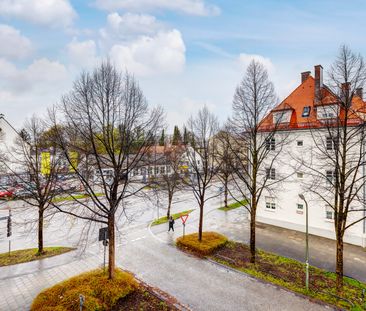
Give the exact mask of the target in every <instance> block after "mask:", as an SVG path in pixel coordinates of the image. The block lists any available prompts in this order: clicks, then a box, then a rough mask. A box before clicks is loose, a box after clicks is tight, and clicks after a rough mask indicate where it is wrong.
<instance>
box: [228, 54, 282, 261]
mask: <svg viewBox="0 0 366 311" xmlns="http://www.w3.org/2000/svg"><path fill="white" fill-rule="evenodd" d="M276 102H277V97H276V95H275V91H274V87H273V84H272V82H271V81H270V80H269V78H268V73H267V70H266V69H265V68H264V66H263V65H262V64H261V63H259V62H257V61H255V60H252V61H251V63H250V64H249V66H248V68H247V70H246V73H245V75H244V77H243V79H242V81H241V82H240V84H239V85H238V87H237V88H236V91H235V94H234V99H233V117H232V126H231V131H232V138H233V141H232V142H231V144H230V146H229V147H230V152H231V153H232V154H233V155H234V156H235V160H234V162H233V163H235V166H236V167H235V168H236V169H235V174H234V175H233V182H234V185H235V188H236V190H238V191H239V193H240V196H241V198H240V200H242V199H243V198H244V199H245V200H247V201H248V202H250V204H248V205H246V206H245V207H246V208H247V210H248V212H249V213H250V251H251V262H252V263H255V254H256V233H255V231H256V214H257V205H258V202H259V200H260V198H261V197H262V195H263V193H264V192H265V191H272V189H273V187H274V186H275V185H276V184H277V183H279V182H280V181H281V179H282V178H279V177H278V174H277V175H276V171H275V165H276V159H277V158H278V155H279V154H280V153H281V151H282V148H283V146H284V143H285V140H286V135H284V134H282V133H279V129H280V128H281V127H282V126H281V125H280V121H281V118H282V116H284V114H283V113H282V112H279V113H280V115H279V118H278V119H277V120H275V121H274V122H272V121H271V120H268V114H269V112H270V111H271V110H272V109H273V107H274V105H275V104H276ZM266 118H267V119H266Z"/></svg>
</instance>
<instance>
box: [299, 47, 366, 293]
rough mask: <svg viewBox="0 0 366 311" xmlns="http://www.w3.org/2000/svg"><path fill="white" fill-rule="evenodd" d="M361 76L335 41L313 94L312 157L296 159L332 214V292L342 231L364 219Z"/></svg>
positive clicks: (364, 75)
mask: <svg viewBox="0 0 366 311" xmlns="http://www.w3.org/2000/svg"><path fill="white" fill-rule="evenodd" d="M365 81H366V65H365V63H364V60H363V58H362V57H361V56H360V55H356V54H354V53H353V52H352V51H351V50H350V49H349V48H348V47H347V46H341V48H340V51H339V54H338V56H337V58H336V60H335V62H334V63H333V65H332V66H331V68H330V71H329V81H328V85H327V86H325V85H324V86H323V88H320V89H319V92H318V94H317V98H316V100H317V103H316V104H317V113H318V122H319V123H318V124H316V126H311V127H310V128H311V131H310V132H311V136H312V140H313V146H314V148H313V150H312V158H313V159H316V161H312V162H306V161H303V162H302V165H304V166H305V167H306V169H307V170H308V172H309V174H310V175H311V177H312V179H311V184H309V185H307V188H308V190H310V191H311V193H313V194H315V196H316V198H317V199H318V200H319V199H320V201H321V202H323V204H324V205H325V206H326V207H327V208H328V209H330V215H331V214H333V215H331V216H330V218H333V219H334V229H335V236H336V274H337V283H336V284H337V291H338V292H339V291H341V289H342V286H343V239H344V235H345V233H346V231H347V229H349V228H350V227H352V226H354V225H356V224H358V223H360V222H361V221H364V220H365V212H366V210H365V203H366V202H365V163H366V162H365V161H366V150H365V138H366V137H365V135H366V131H365V130H366V128H365V102H364V101H363V99H362V87H363V86H364V84H365Z"/></svg>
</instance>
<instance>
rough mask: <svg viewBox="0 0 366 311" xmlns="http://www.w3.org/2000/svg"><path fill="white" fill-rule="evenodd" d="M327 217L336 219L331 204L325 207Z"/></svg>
mask: <svg viewBox="0 0 366 311" xmlns="http://www.w3.org/2000/svg"><path fill="white" fill-rule="evenodd" d="M325 218H326V219H328V220H334V210H333V209H332V208H331V207H330V206H326V207H325Z"/></svg>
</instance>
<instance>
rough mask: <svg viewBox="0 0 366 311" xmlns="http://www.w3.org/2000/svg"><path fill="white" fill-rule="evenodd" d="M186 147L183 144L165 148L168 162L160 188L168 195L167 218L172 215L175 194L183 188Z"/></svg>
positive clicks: (165, 159) (164, 155)
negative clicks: (182, 174) (182, 173)
mask: <svg viewBox="0 0 366 311" xmlns="http://www.w3.org/2000/svg"><path fill="white" fill-rule="evenodd" d="M183 152H184V148H182V147H181V146H167V147H166V148H165V150H164V154H163V157H164V161H165V163H166V170H165V173H164V174H163V175H162V177H161V180H160V181H159V185H160V190H161V191H162V192H163V193H165V194H166V195H167V198H168V206H167V214H166V216H167V218H169V217H170V211H171V207H172V202H173V197H174V194H175V193H176V192H177V191H178V190H180V189H181V188H182V179H181V172H180V171H181V166H182V156H183Z"/></svg>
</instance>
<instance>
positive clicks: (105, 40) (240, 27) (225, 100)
mask: <svg viewBox="0 0 366 311" xmlns="http://www.w3.org/2000/svg"><path fill="white" fill-rule="evenodd" d="M365 16H366V2H365V1H364V0H350V1H343V0H342V1H339V0H307V1H303V0H302V1H298V0H261V1H253V0H251V1H248V0H240V1H239V0H238V1H233V0H74V1H73V0H0V113H3V114H4V115H5V117H6V119H7V120H8V121H9V122H10V123H12V124H13V125H14V126H15V127H17V128H20V127H21V126H22V124H23V123H24V122H25V120H26V118H29V117H31V116H32V115H33V114H36V115H40V116H42V115H45V113H46V110H47V108H48V107H52V106H53V105H55V104H57V102H59V101H60V98H61V97H62V95H63V94H65V93H67V92H68V91H69V90H70V89H71V87H72V83H73V81H75V79H77V78H78V76H79V75H80V73H81V72H82V71H83V70H92V69H93V68H94V67H95V66H97V65H98V64H99V63H100V62H101V61H103V60H105V59H109V60H110V61H111V62H112V63H113V64H114V65H115V66H116V67H118V68H119V69H120V70H123V71H124V70H127V71H129V72H130V73H132V74H133V75H134V76H135V78H136V79H137V80H138V81H139V84H140V86H141V88H142V90H143V92H144V94H145V96H146V98H147V100H148V102H149V104H150V105H152V106H156V105H161V106H163V107H164V110H165V113H166V117H167V123H168V124H169V128H170V129H172V128H173V126H174V125H176V124H177V125H178V126H182V125H183V124H184V123H185V122H186V120H187V119H188V118H189V116H190V115H192V114H194V113H195V112H196V111H197V110H198V109H199V108H201V107H203V106H204V105H207V106H208V108H209V109H210V110H211V111H212V112H213V113H215V114H216V115H217V116H218V117H219V119H220V121H222V122H224V121H225V120H226V119H227V118H228V117H229V116H230V115H231V106H232V98H233V94H234V91H235V88H236V86H237V85H238V83H239V82H240V80H241V78H242V77H243V75H244V73H245V69H246V67H247V65H248V64H249V62H250V61H251V59H256V60H259V61H261V62H262V63H263V64H264V65H265V66H266V68H267V70H268V72H269V76H270V79H271V80H272V81H273V83H274V85H275V89H276V92H277V94H278V97H279V99H280V100H281V99H283V98H285V97H286V96H287V95H288V94H289V92H291V90H293V89H294V88H295V87H296V86H297V85H298V84H299V82H300V73H301V72H303V71H307V70H311V71H312V72H313V70H314V65H317V64H322V65H323V67H324V70H325V72H326V71H327V69H328V68H329V65H330V64H331V63H332V61H333V60H334V58H335V57H336V55H337V53H338V49H339V46H340V45H341V44H347V45H348V46H349V47H350V48H351V49H352V50H353V51H354V52H357V53H361V54H362V55H364V56H366V40H365V36H364V30H365V29H366V19H365V18H364V17H365Z"/></svg>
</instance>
